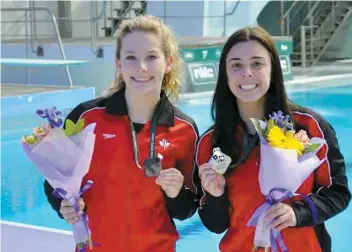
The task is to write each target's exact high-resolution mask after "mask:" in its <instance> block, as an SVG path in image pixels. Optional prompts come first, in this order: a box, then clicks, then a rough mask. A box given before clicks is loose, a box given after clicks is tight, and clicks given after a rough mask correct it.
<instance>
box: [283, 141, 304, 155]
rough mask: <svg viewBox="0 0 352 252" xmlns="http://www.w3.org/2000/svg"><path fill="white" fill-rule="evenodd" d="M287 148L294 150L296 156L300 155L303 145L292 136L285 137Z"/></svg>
mask: <svg viewBox="0 0 352 252" xmlns="http://www.w3.org/2000/svg"><path fill="white" fill-rule="evenodd" d="M287 149H291V150H296V151H297V154H298V156H301V155H302V153H303V151H304V145H303V144H302V143H301V142H300V141H298V140H297V139H294V138H288V139H287Z"/></svg>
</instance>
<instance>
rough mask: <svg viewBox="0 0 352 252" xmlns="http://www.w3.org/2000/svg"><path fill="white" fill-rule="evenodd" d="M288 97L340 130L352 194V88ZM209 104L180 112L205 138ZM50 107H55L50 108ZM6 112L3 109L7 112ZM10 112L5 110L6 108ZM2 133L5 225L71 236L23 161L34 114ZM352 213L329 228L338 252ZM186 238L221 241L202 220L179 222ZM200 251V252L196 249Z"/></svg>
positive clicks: (193, 103) (183, 244)
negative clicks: (25, 138)
mask: <svg viewBox="0 0 352 252" xmlns="http://www.w3.org/2000/svg"><path fill="white" fill-rule="evenodd" d="M288 93H289V97H290V98H291V99H292V100H293V101H295V102H297V103H299V104H301V105H304V106H308V107H310V108H312V109H314V110H316V111H317V112H319V113H321V114H322V115H323V116H324V117H325V118H326V119H327V120H328V121H329V122H330V123H331V124H332V125H333V127H334V128H335V130H336V133H337V137H338V139H339V144H340V147H341V150H342V153H343V154H344V156H345V159H346V163H347V164H348V169H347V174H348V177H349V185H350V188H352V183H351V182H352V151H351V148H350V146H349V143H350V142H352V136H351V135H348V133H351V132H352V85H347V86H343V87H330V88H327V87H325V88H310V89H305V87H302V88H299V89H297V88H295V89H289V92H288ZM210 101H211V99H210V98H204V99H193V100H189V101H184V102H180V103H179V104H178V107H180V108H181V109H182V110H183V111H185V112H186V113H187V114H188V115H190V116H191V117H193V118H194V120H195V121H196V123H197V125H198V128H199V131H200V133H202V132H204V131H205V130H206V129H207V128H208V127H209V126H210V125H211V123H212V122H211V120H210V110H209V108H210ZM47 105H48V106H49V105H51V104H47ZM3 109H4V108H3ZM5 109H6V108H5ZM1 119H2V131H1V147H2V153H1V154H2V155H1V168H2V169H1V201H2V204H1V219H2V220H6V221H13V222H20V223H25V224H32V225H38V226H44V227H50V228H57V229H64V230H71V227H70V226H69V225H67V224H65V222H64V221H63V220H61V219H59V218H58V217H57V215H56V213H54V211H52V210H51V208H50V206H49V204H48V203H47V202H46V198H45V195H44V192H43V185H42V183H43V178H42V177H41V176H40V174H39V173H38V172H37V170H36V169H35V168H34V167H33V166H32V165H31V164H30V162H29V161H28V160H27V158H26V157H25V156H24V154H23V152H22V149H21V146H20V143H19V139H20V137H21V136H22V135H23V134H26V133H28V132H30V131H31V130H32V128H33V127H34V126H35V125H36V124H37V123H38V119H37V118H36V116H35V115H34V114H26V115H25V116H21V117H16V116H15V117H2V118H1ZM350 216H352V207H349V208H348V209H347V210H346V211H345V212H343V213H342V214H340V215H338V216H337V217H335V218H333V219H331V220H329V221H328V222H327V227H328V230H329V232H330V234H331V236H332V239H333V251H337V252H345V251H346V252H347V251H349V250H350V248H348V249H347V243H346V241H347V240H348V239H351V238H352V231H351V230H350V228H349V227H352V219H351V218H350ZM176 225H177V227H178V230H179V231H180V234H181V239H180V241H179V242H178V245H177V246H178V250H177V251H180V252H187V251H194V250H197V251H204V252H208V251H209V252H213V251H217V248H218V243H219V240H220V238H221V235H216V234H212V233H210V232H208V231H207V230H205V228H204V227H203V225H202V224H201V222H200V220H199V218H198V216H197V215H195V216H194V217H192V218H191V219H189V220H186V221H184V222H182V223H181V222H179V221H176ZM196 248H197V249H196Z"/></svg>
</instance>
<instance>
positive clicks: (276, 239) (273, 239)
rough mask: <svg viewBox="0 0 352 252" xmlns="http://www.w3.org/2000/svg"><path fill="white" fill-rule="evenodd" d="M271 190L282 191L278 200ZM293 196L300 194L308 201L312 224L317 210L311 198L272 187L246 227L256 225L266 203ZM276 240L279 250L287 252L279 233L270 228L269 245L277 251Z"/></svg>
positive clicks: (273, 251) (316, 216)
mask: <svg viewBox="0 0 352 252" xmlns="http://www.w3.org/2000/svg"><path fill="white" fill-rule="evenodd" d="M273 192H281V193H283V195H282V196H281V198H279V199H278V200H275V199H274V197H273V196H272V193H273ZM293 196H301V197H302V198H303V199H304V200H305V201H306V202H307V203H308V206H309V208H310V209H311V211H312V217H313V222H314V224H315V223H317V219H318V210H317V208H316V207H315V205H314V203H313V201H312V199H311V198H309V197H308V196H307V195H304V194H297V193H296V194H294V193H292V192H290V191H288V190H286V189H283V188H273V189H271V190H270V192H269V194H268V195H265V198H266V201H265V203H264V204H262V205H261V206H260V207H259V208H257V209H256V211H255V212H254V213H253V215H252V217H251V218H250V219H249V221H248V223H247V226H248V227H256V226H257V222H258V219H259V216H260V215H261V214H262V213H263V211H265V210H266V209H267V208H268V206H267V205H268V204H269V205H271V206H272V205H274V204H276V203H278V202H282V201H284V200H287V199H290V198H292V197H293ZM276 242H278V244H279V247H280V249H281V251H283V252H288V249H287V247H286V245H285V243H284V241H283V239H282V236H281V233H280V232H278V231H275V230H273V229H271V230H270V245H271V250H272V252H277V251H278V247H277V244H276Z"/></svg>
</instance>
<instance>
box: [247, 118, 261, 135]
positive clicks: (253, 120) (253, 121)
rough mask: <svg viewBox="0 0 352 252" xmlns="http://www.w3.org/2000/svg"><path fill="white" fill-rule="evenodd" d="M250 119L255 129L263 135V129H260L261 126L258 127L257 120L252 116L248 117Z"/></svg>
mask: <svg viewBox="0 0 352 252" xmlns="http://www.w3.org/2000/svg"><path fill="white" fill-rule="evenodd" d="M250 120H251V121H252V123H253V125H254V127H255V129H256V131H257V132H258V133H259V134H261V135H263V134H264V130H263V129H262V127H260V123H259V121H258V120H256V119H253V118H250Z"/></svg>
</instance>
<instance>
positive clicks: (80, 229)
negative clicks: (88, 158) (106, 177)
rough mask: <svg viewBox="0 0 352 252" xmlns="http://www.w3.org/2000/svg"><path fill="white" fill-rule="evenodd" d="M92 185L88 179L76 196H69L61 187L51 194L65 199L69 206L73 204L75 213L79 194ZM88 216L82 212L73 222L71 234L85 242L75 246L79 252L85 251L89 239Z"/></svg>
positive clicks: (77, 208) (77, 209) (77, 210)
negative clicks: (81, 245)
mask: <svg viewBox="0 0 352 252" xmlns="http://www.w3.org/2000/svg"><path fill="white" fill-rule="evenodd" d="M92 185H93V181H91V180H88V181H87V183H86V184H85V185H84V186H83V187H82V189H81V190H80V191H79V193H78V195H77V196H74V197H69V196H68V193H67V192H66V191H65V190H64V189H62V188H56V189H55V190H54V191H53V193H52V194H53V195H54V196H55V197H56V198H59V199H67V200H68V201H69V202H70V204H71V206H73V208H74V209H75V211H76V213H78V212H79V205H78V199H79V198H80V196H81V195H82V194H83V193H85V192H86V191H87V190H88V189H89V188H90V187H91V186H92ZM88 221H89V219H88V216H87V214H86V213H83V215H82V216H81V217H80V218H79V220H78V221H77V222H76V223H74V224H73V235H74V237H75V238H78V239H79V240H85V243H84V245H83V248H77V251H79V252H85V251H86V248H87V247H88V246H87V244H86V243H87V242H89V240H90V235H91V231H90V229H89V226H88ZM94 245H98V244H96V243H94Z"/></svg>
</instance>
